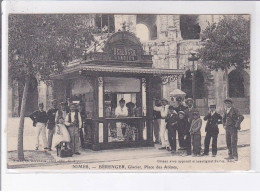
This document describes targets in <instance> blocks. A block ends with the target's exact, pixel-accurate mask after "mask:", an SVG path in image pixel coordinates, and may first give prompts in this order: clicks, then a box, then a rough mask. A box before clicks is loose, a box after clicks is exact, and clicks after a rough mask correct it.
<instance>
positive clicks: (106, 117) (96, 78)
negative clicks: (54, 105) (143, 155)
mask: <svg viewBox="0 0 260 194" xmlns="http://www.w3.org/2000/svg"><path fill="white" fill-rule="evenodd" d="M152 64H153V61H152V55H144V51H143V47H142V44H141V43H140V41H139V40H138V38H136V36H135V35H134V34H133V33H130V32H127V31H121V32H117V33H115V34H113V35H111V36H110V37H109V38H108V39H107V41H106V43H105V45H104V47H103V52H89V53H87V54H86V55H85V57H84V60H82V61H79V62H76V63H72V64H70V65H69V66H68V67H67V68H66V69H65V70H64V71H63V72H62V73H61V74H59V75H55V76H53V83H54V88H53V91H54V96H55V98H56V99H57V100H59V101H64V100H67V99H73V100H79V101H80V102H81V103H82V104H83V105H84V109H85V112H86V119H85V133H84V145H85V147H86V148H90V149H92V150H103V149H113V148H124V147H144V146H153V145H154V144H153V131H152V120H153V101H152V99H153V96H152V93H151V87H152V86H151V80H152V79H153V77H154V76H160V77H161V76H171V77H173V76H175V77H176V79H177V78H178V76H179V75H182V74H183V70H176V69H156V68H153V67H152ZM120 99H124V100H125V103H126V106H127V109H128V115H127V116H124V117H116V115H115V109H116V107H118V106H119V101H120Z"/></svg>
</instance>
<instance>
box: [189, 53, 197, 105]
mask: <svg viewBox="0 0 260 194" xmlns="http://www.w3.org/2000/svg"><path fill="white" fill-rule="evenodd" d="M188 60H189V61H192V98H193V101H194V104H195V105H196V96H195V84H196V80H195V61H198V60H199V57H197V56H196V53H195V52H191V56H190V57H189V58H188Z"/></svg>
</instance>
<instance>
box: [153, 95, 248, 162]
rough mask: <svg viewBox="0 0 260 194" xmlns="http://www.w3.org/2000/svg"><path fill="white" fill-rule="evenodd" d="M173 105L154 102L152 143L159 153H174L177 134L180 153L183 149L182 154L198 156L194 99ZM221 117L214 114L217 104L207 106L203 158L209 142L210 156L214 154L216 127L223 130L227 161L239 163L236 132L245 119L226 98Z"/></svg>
mask: <svg viewBox="0 0 260 194" xmlns="http://www.w3.org/2000/svg"><path fill="white" fill-rule="evenodd" d="M176 102H177V104H176V106H172V105H169V103H168V101H167V99H165V98H163V99H162V100H158V99H157V100H155V102H154V135H155V143H160V144H161V147H160V148H159V149H160V150H163V149H166V150H168V151H171V152H172V153H173V154H175V153H176V147H177V146H176V144H177V143H176V142H177V141H176V135H177V133H178V142H179V150H185V152H184V153H185V154H184V155H191V154H192V156H201V127H202V119H201V118H200V113H199V111H198V109H196V108H195V107H194V102H193V99H191V98H188V99H186V101H185V103H186V104H187V106H184V105H183V100H182V97H177V98H176ZM224 103H225V106H226V107H225V111H224V115H223V117H222V116H221V115H220V114H219V113H217V112H216V105H210V107H209V108H210V111H209V113H208V114H207V115H206V116H205V117H204V120H205V121H207V124H206V127H205V131H206V137H205V139H204V152H203V154H202V155H203V156H206V155H209V146H210V141H211V139H212V156H213V157H215V156H216V155H217V150H218V148H217V140H218V134H219V128H218V125H219V124H223V126H224V128H225V130H226V143H227V148H228V157H227V159H234V160H235V161H237V160H238V153H237V133H238V130H240V123H241V122H242V121H243V119H244V117H243V115H241V114H240V113H239V111H238V110H237V109H236V108H234V107H233V106H232V104H233V102H232V99H229V98H228V99H226V100H225V101H224Z"/></svg>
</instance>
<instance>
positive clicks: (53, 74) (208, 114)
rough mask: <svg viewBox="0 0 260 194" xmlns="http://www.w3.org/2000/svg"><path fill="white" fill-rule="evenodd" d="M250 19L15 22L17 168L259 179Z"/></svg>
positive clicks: (84, 17) (12, 116)
mask: <svg viewBox="0 0 260 194" xmlns="http://www.w3.org/2000/svg"><path fill="white" fill-rule="evenodd" d="M250 19H251V18H250V15H200V14H194V15H188V14H187V15H185V14H179V15H177V14H175V15H173V14H165V15H162V14H154V13H153V14H135V13H132V14H129V13H126V14H123V13H121V14H107V13H97V14H94V13H91V14H90V13H81V14H44V13H41V14H28V13H26V14H13V13H12V14H9V15H8V127H7V168H8V169H11V170H30V171H32V172H37V171H44V170H48V171H52V170H60V171H61V172H62V171H64V170H70V171H72V172H74V171H75V172H77V171H84V172H94V171H97V172H194V171H211V172H223V171H224V172H225V171H248V170H250V169H251V166H250V133H251V131H250V129H251V128H250Z"/></svg>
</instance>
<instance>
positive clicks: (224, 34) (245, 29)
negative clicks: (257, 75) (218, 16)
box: [199, 16, 250, 70]
mask: <svg viewBox="0 0 260 194" xmlns="http://www.w3.org/2000/svg"><path fill="white" fill-rule="evenodd" d="M202 41H203V43H204V44H203V47H202V48H201V49H200V50H199V55H200V59H201V62H202V63H203V64H204V65H206V66H208V67H209V68H211V69H214V70H218V69H222V70H227V69H229V68H230V67H231V66H235V67H236V68H248V67H249V62H250V21H249V19H247V18H246V17H244V16H225V17H224V18H223V19H222V20H220V21H219V22H218V23H214V24H212V25H209V26H208V27H207V28H206V29H205V30H204V31H203V32H202Z"/></svg>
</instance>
